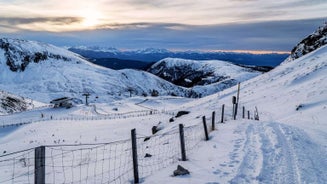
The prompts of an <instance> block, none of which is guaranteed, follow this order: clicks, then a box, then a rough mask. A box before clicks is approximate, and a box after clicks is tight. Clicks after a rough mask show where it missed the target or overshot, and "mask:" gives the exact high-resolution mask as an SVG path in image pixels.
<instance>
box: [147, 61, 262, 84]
mask: <svg viewBox="0 0 327 184" xmlns="http://www.w3.org/2000/svg"><path fill="white" fill-rule="evenodd" d="M148 72H150V73H152V74H154V75H156V76H158V77H160V78H163V79H165V80H167V81H169V82H171V83H173V84H176V85H179V86H183V87H194V86H197V87H198V88H200V86H206V85H215V87H216V88H220V89H226V88H229V87H231V86H233V85H235V84H237V83H238V82H243V81H245V80H248V79H249V78H252V77H255V76H257V75H259V74H261V73H259V72H256V71H254V70H251V69H248V68H243V67H240V66H236V65H234V64H232V63H229V62H225V61H219V60H211V61H195V60H186V59H178V58H166V59H163V60H160V61H159V62H157V63H155V64H153V65H152V66H151V67H150V68H149V69H148Z"/></svg>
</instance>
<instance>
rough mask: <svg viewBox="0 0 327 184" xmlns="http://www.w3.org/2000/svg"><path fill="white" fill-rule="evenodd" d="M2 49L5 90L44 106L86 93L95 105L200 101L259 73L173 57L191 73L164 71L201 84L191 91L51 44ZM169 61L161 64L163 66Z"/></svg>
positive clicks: (13, 42)
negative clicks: (151, 99) (161, 98)
mask: <svg viewBox="0 0 327 184" xmlns="http://www.w3.org/2000/svg"><path fill="white" fill-rule="evenodd" d="M0 46H1V47H0V77H1V78H0V89H3V90H6V91H8V92H11V93H14V94H18V95H20V96H26V97H29V98H32V99H35V100H38V101H41V102H45V103H47V102H49V101H51V100H52V99H55V98H60V97H64V96H68V97H73V98H78V99H83V96H82V94H83V93H90V94H91V99H90V101H91V102H95V101H99V102H104V101H111V100H113V99H122V98H125V97H129V96H134V95H137V96H148V95H152V96H156V95H174V96H183V97H201V96H207V95H210V94H213V93H215V92H218V91H221V90H223V89H226V88H228V87H230V86H232V85H235V84H236V83H238V82H240V81H244V80H247V79H249V78H252V77H255V76H257V75H259V74H260V73H259V72H253V71H250V70H249V69H244V68H242V67H238V66H236V65H233V64H230V63H227V62H222V61H206V62H197V61H190V60H181V59H168V60H171V61H172V62H174V63H175V64H174V65H175V66H180V68H179V69H180V70H182V69H183V70H185V72H186V73H185V74H183V75H182V74H179V73H177V72H176V71H177V70H178V69H177V70H174V69H172V68H165V69H164V70H167V71H165V73H167V74H170V75H172V73H175V74H177V75H179V76H178V79H176V80H179V81H182V82H184V84H185V85H184V86H187V85H186V84H188V83H192V84H196V85H197V86H195V87H193V88H188V89H187V88H184V87H180V86H177V85H174V84H172V83H170V82H167V81H165V80H163V79H161V78H159V77H157V76H155V75H152V74H150V73H148V72H144V71H139V70H131V69H125V70H118V71H117V70H111V69H107V68H104V67H100V66H97V65H94V64H92V63H90V62H88V61H86V60H85V59H84V58H82V57H81V56H79V55H77V54H74V53H72V52H70V51H67V50H65V49H61V48H58V47H55V46H52V45H49V44H44V43H39V42H34V41H25V40H17V39H6V38H3V39H0ZM164 61H166V60H163V61H161V62H159V63H157V64H156V66H158V67H161V66H162V63H165V62H164ZM191 66H192V67H191ZM155 70H156V69H155V68H153V69H152V71H155ZM159 70H160V72H163V71H162V70H163V69H162V68H160V69H159ZM166 79H167V77H166ZM172 82H174V83H175V82H176V81H175V80H172ZM177 84H179V85H180V83H177ZM187 87H189V86H187Z"/></svg>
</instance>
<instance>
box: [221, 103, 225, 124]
mask: <svg viewBox="0 0 327 184" xmlns="http://www.w3.org/2000/svg"><path fill="white" fill-rule="evenodd" d="M224 113H225V104H223V105H222V107H221V121H220V122H221V123H224Z"/></svg>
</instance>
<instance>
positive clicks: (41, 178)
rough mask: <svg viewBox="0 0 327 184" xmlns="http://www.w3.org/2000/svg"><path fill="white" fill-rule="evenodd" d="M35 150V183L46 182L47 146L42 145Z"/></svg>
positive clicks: (41, 183) (42, 183)
mask: <svg viewBox="0 0 327 184" xmlns="http://www.w3.org/2000/svg"><path fill="white" fill-rule="evenodd" d="M34 151H35V158H34V159H35V160H34V162H35V165H34V183H35V184H44V183H45V147H44V146H40V147H36V148H35V149H34Z"/></svg>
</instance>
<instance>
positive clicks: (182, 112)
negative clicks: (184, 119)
mask: <svg viewBox="0 0 327 184" xmlns="http://www.w3.org/2000/svg"><path fill="white" fill-rule="evenodd" d="M189 113H190V111H178V112H177V114H176V116H175V117H176V118H178V117H181V116H183V115H186V114H189Z"/></svg>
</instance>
